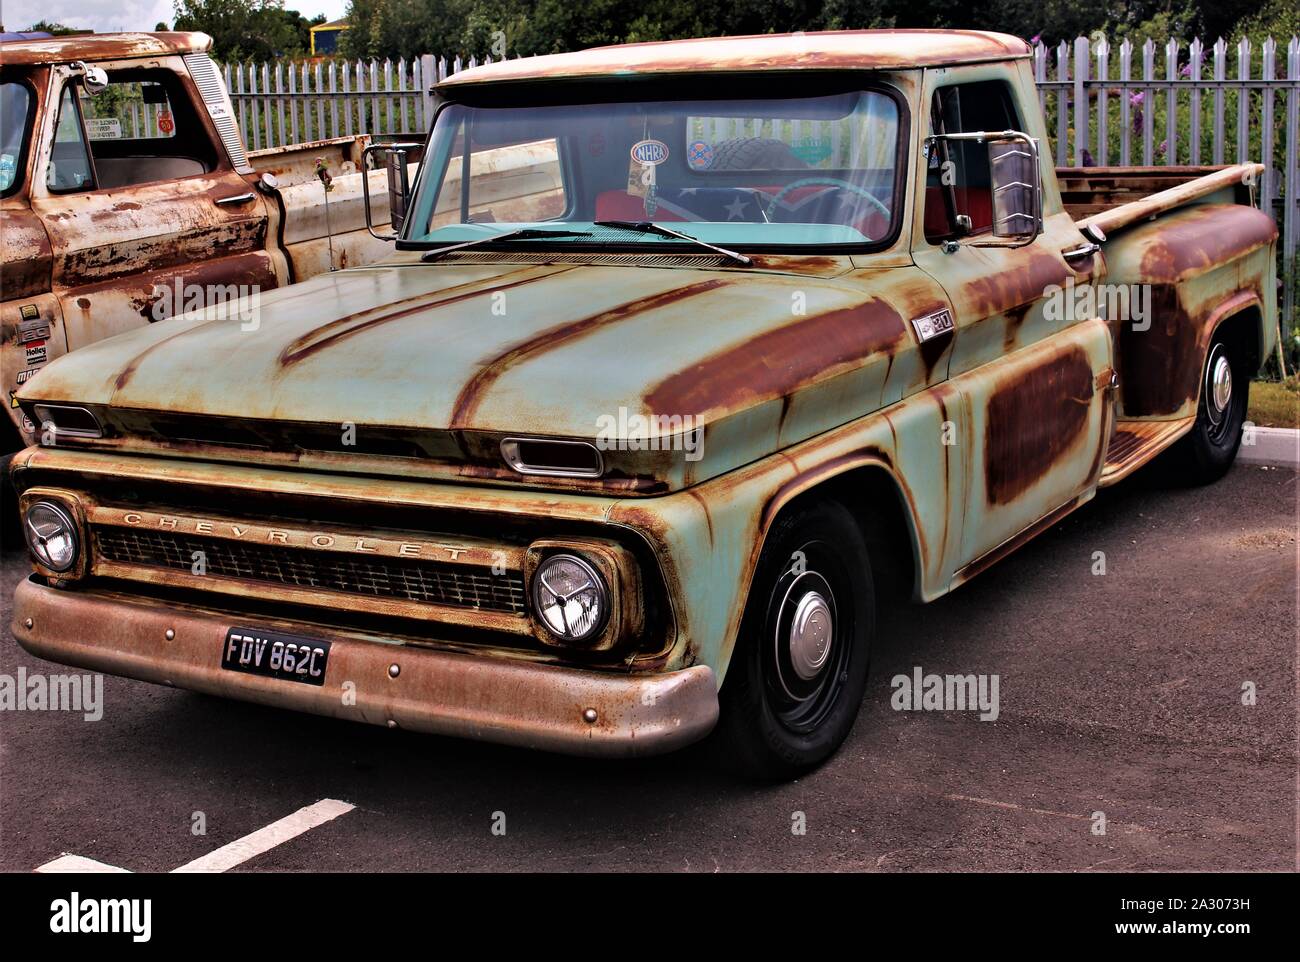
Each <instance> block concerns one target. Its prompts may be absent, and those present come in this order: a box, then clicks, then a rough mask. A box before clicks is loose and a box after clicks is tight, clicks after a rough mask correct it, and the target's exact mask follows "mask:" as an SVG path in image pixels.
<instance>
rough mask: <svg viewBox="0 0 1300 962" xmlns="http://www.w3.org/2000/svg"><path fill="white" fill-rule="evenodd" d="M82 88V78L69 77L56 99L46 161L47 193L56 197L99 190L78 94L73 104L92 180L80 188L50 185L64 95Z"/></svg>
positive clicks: (97, 176) (45, 179) (73, 95)
mask: <svg viewBox="0 0 1300 962" xmlns="http://www.w3.org/2000/svg"><path fill="white" fill-rule="evenodd" d="M80 86H82V81H81V78H80V77H68V78H66V79H65V80H64V81H63V84H62V86H61V87H60V88H59V95H58V96H57V97H56V98H55V108H54V126H53V127H52V128H51V135H50V154H49V157H48V158H47V159H46V161H45V177H44V181H45V190H46V192H48V193H49V194H52V195H54V196H59V197H62V196H65V195H67V194H88V193H91V192H93V191H96V190H99V173H98V172H97V171H96V170H95V155H94V153H93V152H92V151H91V149H90V138H89V137H88V136H87V135H86V118H85V116H84V115H83V114H82V112H81V95H80V94H79V93H76V92H74V93H73V94H72V103H73V105H74V109H75V110H76V113H77V130H78V131H79V132H80V134H81V146H82V148H83V149H84V150H85V152H86V168H87V169H88V170H89V171H90V180H89V181H88V182H87V183H85V184H82V185H81V186H80V187H64V188H58V187H54V186H52V185H51V184H50V169H51V167H52V166H53V164H54V145H55V144H57V143H58V142H59V125H60V124H61V123H62V121H63V95H64V94H65V93H66V92H68V91H70V90H73V88H76V87H80Z"/></svg>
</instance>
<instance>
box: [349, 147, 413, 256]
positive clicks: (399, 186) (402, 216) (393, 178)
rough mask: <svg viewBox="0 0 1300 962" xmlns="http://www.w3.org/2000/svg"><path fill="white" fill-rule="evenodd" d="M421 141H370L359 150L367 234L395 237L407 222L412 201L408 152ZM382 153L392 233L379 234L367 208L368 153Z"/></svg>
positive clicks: (390, 238)
mask: <svg viewBox="0 0 1300 962" xmlns="http://www.w3.org/2000/svg"><path fill="white" fill-rule="evenodd" d="M423 146H424V145H423V144H371V145H370V146H369V147H367V148H366V149H365V150H363V151H362V152H361V193H362V195H363V197H364V200H365V209H366V230H368V231H370V236H372V237H376V238H378V239H379V240H386V241H390V240H396V239H397V236H398V235H399V234H400V233H401V232H402V225H403V224H404V223H406V211H407V206H408V205H409V204H410V200H411V185H410V179H409V177H408V175H407V172H406V164H407V160H406V158H407V154H408V153H409V152H410V151H412V150H419V149H420V148H422V147H423ZM379 151H383V152H384V169H385V170H386V171H387V173H388V217H389V221H388V222H389V223H390V224H391V225H392V228H393V232H392V233H391V234H380V233H379V232H377V231H376V230H375V222H374V215H373V213H372V212H371V208H370V174H369V171H370V155H371V154H372V153H377V152H379Z"/></svg>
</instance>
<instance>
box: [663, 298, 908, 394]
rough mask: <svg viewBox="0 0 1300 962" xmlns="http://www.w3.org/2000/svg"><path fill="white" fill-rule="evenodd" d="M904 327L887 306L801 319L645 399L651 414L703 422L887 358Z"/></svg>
mask: <svg viewBox="0 0 1300 962" xmlns="http://www.w3.org/2000/svg"><path fill="white" fill-rule="evenodd" d="M906 337H907V324H906V322H905V321H904V320H903V318H902V316H901V315H900V314H899V313H898V311H896V310H895V309H894V308H893V307H892V306H891V305H890V304H888V303H887V302H885V301H883V300H881V299H880V298H877V297H873V298H871V299H870V300H868V301H864V302H863V303H861V304H857V305H855V306H853V307H847V308H843V309H840V310H836V311H828V312H826V313H824V314H815V315H813V316H811V317H806V318H800V319H798V320H796V321H793V322H791V323H789V324H786V325H784V326H782V327H779V328H776V329H775V330H770V331H766V332H764V333H762V334H760V335H758V336H757V337H755V338H753V339H752V340H749V341H745V342H744V343H742V344H737V345H735V346H734V347H730V348H728V349H726V350H724V351H721V352H719V353H717V354H714V355H712V356H711V357H707V358H705V359H704V360H702V361H700V362H699V363H697V364H693V365H691V366H690V367H688V368H686V369H685V370H683V371H681V372H679V373H677V374H674V375H673V376H671V377H669V378H668V379H666V380H664V381H662V382H661V383H660V384H658V385H657V386H656V387H655V388H654V389H652V390H651V391H650V393H649V394H648V395H647V396H646V398H645V401H646V404H647V406H648V407H649V409H650V410H651V411H655V412H664V413H686V412H689V413H692V414H701V415H704V414H706V413H707V412H711V411H713V412H716V411H720V410H727V409H731V408H735V407H739V406H741V405H743V404H746V403H755V402H759V401H766V400H769V399H771V398H777V397H783V396H785V395H788V394H791V393H793V392H795V391H797V390H799V389H800V388H801V387H803V386H805V385H807V384H809V383H811V382H813V381H815V380H818V379H820V378H823V377H833V376H834V375H835V374H838V373H842V372H843V371H845V370H848V369H850V368H852V367H856V366H858V365H859V364H860V363H861V362H862V361H863V360H864V359H865V358H867V357H869V356H871V355H872V354H875V353H877V352H879V351H888V352H889V353H890V354H892V353H894V352H895V351H896V350H897V348H898V344H899V342H900V341H902V340H903V339H904V338H906Z"/></svg>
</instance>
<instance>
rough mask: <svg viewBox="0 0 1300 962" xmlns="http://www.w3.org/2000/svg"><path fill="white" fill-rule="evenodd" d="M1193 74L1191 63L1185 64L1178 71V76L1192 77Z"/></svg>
mask: <svg viewBox="0 0 1300 962" xmlns="http://www.w3.org/2000/svg"><path fill="white" fill-rule="evenodd" d="M1191 75H1192V65H1191V64H1190V63H1185V64H1183V66H1182V68H1181V69H1180V70H1179V71H1178V76H1180V77H1190V76H1191Z"/></svg>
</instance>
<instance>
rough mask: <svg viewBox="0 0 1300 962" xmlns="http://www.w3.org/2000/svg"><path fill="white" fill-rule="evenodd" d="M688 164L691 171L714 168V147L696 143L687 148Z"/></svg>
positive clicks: (700, 142) (699, 142) (700, 141)
mask: <svg viewBox="0 0 1300 962" xmlns="http://www.w3.org/2000/svg"><path fill="white" fill-rule="evenodd" d="M686 163H687V164H688V165H689V166H690V168H691V170H708V169H709V168H710V167H712V166H713V145H712V144H706V143H705V142H704V141H702V140H697V141H695V143H693V144H691V145H690V146H689V147H687V148H686Z"/></svg>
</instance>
